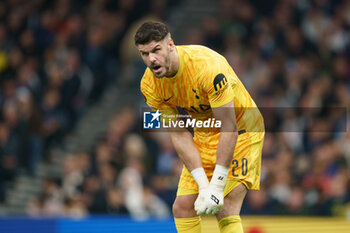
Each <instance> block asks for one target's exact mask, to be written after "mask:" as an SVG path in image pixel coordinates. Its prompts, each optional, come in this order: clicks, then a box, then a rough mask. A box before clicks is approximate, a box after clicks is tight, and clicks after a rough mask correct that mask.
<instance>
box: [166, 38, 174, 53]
mask: <svg viewBox="0 0 350 233" xmlns="http://www.w3.org/2000/svg"><path fill="white" fill-rule="evenodd" d="M168 46H169V50H170V51H171V52H172V51H173V50H174V49H175V44H174V41H173V39H171V38H169V40H168Z"/></svg>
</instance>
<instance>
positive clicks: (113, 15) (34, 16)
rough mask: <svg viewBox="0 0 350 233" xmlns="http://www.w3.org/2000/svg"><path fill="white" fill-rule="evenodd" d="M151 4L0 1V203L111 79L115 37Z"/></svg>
mask: <svg viewBox="0 0 350 233" xmlns="http://www.w3.org/2000/svg"><path fill="white" fill-rule="evenodd" d="M154 2H157V1H152V0H150V1H141V0H119V1H109V0H90V1H85V0H78V1H69V0H57V1H49V0H33V1H26V0H3V1H0V202H1V201H3V200H4V193H5V189H6V187H7V186H8V183H11V182H12V181H13V180H14V178H15V177H16V176H17V175H18V174H19V173H22V174H23V173H24V174H29V175H33V174H34V173H35V169H36V166H37V165H38V163H39V161H43V160H44V161H50V156H51V155H50V150H49V148H51V147H52V146H55V145H60V144H61V142H62V139H63V137H64V136H65V135H67V133H68V132H70V131H71V130H72V129H74V127H75V125H76V122H77V121H78V120H79V119H80V117H81V116H82V115H83V114H84V112H85V110H86V108H87V107H88V106H91V105H93V104H95V103H96V102H97V101H98V100H100V97H101V96H102V94H103V92H104V91H105V89H106V87H107V86H108V84H110V83H111V82H115V79H117V78H118V76H119V75H120V72H121V70H120V67H121V65H120V57H121V56H120V44H121V39H122V38H123V36H124V34H125V32H126V30H127V29H128V27H129V26H130V25H131V24H132V23H133V22H134V21H136V20H138V19H139V18H141V17H143V16H144V15H145V14H148V13H149V12H150V10H149V9H150V8H151V7H152V6H153V5H154V6H157V5H160V6H162V4H156V3H154ZM169 2H170V1H169Z"/></svg>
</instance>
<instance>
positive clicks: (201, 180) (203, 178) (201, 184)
mask: <svg viewBox="0 0 350 233" xmlns="http://www.w3.org/2000/svg"><path fill="white" fill-rule="evenodd" d="M191 174H192V176H193V178H194V180H195V181H196V182H197V184H198V188H199V189H202V188H205V187H207V186H208V185H209V181H208V177H207V175H206V174H205V171H204V169H203V168H202V167H199V168H196V169H193V170H192V171H191Z"/></svg>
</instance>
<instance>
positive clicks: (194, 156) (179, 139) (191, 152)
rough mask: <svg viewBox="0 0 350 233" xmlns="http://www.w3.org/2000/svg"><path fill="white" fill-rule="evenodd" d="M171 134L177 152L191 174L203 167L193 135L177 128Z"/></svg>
mask: <svg viewBox="0 0 350 233" xmlns="http://www.w3.org/2000/svg"><path fill="white" fill-rule="evenodd" d="M169 133H170V136H171V140H172V142H173V145H174V147H175V150H176V152H177V153H178V155H179V157H180V159H181V160H182V162H183V163H184V165H185V166H186V168H187V169H188V170H189V171H190V172H191V171H192V170H194V169H196V168H199V167H202V160H201V156H200V153H199V151H198V149H197V147H196V145H195V144H194V141H193V137H192V134H191V133H190V132H189V131H188V130H187V129H184V128H177V129H176V131H171V132H169Z"/></svg>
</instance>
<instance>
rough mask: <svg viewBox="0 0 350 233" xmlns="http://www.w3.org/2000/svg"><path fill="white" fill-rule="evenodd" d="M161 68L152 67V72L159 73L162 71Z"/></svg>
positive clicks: (157, 66)
mask: <svg viewBox="0 0 350 233" xmlns="http://www.w3.org/2000/svg"><path fill="white" fill-rule="evenodd" d="M160 68H161V66H159V65H155V66H152V70H153V71H154V72H159V71H160Z"/></svg>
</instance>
